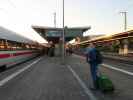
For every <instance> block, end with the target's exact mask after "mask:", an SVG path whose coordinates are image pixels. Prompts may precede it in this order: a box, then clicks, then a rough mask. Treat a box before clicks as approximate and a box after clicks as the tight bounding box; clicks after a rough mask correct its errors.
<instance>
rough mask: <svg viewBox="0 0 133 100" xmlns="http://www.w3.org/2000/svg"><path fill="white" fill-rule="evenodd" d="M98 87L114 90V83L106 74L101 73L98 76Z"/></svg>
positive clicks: (104, 90) (102, 89)
mask: <svg viewBox="0 0 133 100" xmlns="http://www.w3.org/2000/svg"><path fill="white" fill-rule="evenodd" d="M97 82H98V87H99V89H100V90H101V91H103V92H113V91H114V85H113V83H112V81H111V80H110V79H109V78H108V77H107V76H105V75H100V76H99V78H98V81H97Z"/></svg>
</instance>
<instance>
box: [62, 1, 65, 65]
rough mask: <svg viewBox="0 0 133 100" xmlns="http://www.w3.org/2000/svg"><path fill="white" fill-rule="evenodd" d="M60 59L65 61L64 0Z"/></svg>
mask: <svg viewBox="0 0 133 100" xmlns="http://www.w3.org/2000/svg"><path fill="white" fill-rule="evenodd" d="M62 61H63V63H64V62H65V29H64V0H63V28H62Z"/></svg>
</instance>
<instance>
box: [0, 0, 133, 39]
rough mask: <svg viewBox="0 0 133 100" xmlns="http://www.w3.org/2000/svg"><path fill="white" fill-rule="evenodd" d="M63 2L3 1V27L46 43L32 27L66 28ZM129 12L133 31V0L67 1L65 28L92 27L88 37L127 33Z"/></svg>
mask: <svg viewBox="0 0 133 100" xmlns="http://www.w3.org/2000/svg"><path fill="white" fill-rule="evenodd" d="M62 1H63V0H0V26H3V27H5V28H7V29H10V30H12V31H14V32H17V33H18V34H21V35H23V36H26V37H28V38H30V39H34V40H36V41H39V42H45V40H43V39H42V38H41V37H40V36H39V35H38V34H37V33H36V32H35V31H34V30H33V29H32V28H31V26H32V25H38V26H49V27H54V12H56V15H57V16H56V23H57V24H56V26H57V27H62ZM121 11H127V29H128V30H131V29H133V20H132V18H133V0H65V26H68V27H84V26H91V30H89V31H87V32H86V33H84V35H85V36H86V35H92V34H113V33H117V32H122V31H124V27H123V26H124V17H123V16H122V14H120V12H121Z"/></svg>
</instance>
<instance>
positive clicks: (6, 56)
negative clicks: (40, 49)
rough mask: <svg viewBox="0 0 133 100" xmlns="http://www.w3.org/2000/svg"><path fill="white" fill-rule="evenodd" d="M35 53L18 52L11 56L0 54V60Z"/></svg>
mask: <svg viewBox="0 0 133 100" xmlns="http://www.w3.org/2000/svg"><path fill="white" fill-rule="evenodd" d="M32 53H35V52H20V53H12V54H0V59H4V58H9V57H14V56H20V55H28V54H32Z"/></svg>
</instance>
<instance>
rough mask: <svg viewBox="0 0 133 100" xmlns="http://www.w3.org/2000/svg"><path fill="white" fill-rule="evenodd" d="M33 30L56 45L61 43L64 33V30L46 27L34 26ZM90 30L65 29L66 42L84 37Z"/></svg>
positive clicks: (81, 28) (83, 28)
mask: <svg viewBox="0 0 133 100" xmlns="http://www.w3.org/2000/svg"><path fill="white" fill-rule="evenodd" d="M32 28H33V29H34V30H35V31H36V32H37V33H38V34H39V35H41V36H42V37H43V38H45V39H47V40H48V41H53V42H54V43H58V42H59V39H60V37H61V36H62V32H63V28H55V27H44V26H32ZM89 29H90V27H69V28H68V27H65V41H70V40H71V39H73V38H75V37H77V36H79V37H80V36H82V35H83V32H85V31H87V30H89Z"/></svg>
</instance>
